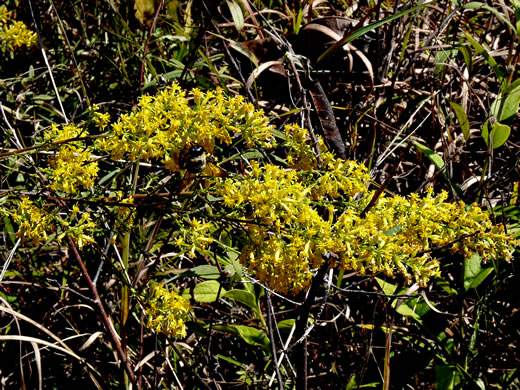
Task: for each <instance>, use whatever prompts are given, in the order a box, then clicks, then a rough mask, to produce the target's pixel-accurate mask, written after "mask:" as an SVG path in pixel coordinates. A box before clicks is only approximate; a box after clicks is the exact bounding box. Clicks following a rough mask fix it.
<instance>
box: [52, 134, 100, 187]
mask: <svg viewBox="0 0 520 390" xmlns="http://www.w3.org/2000/svg"><path fill="white" fill-rule="evenodd" d="M87 135H88V133H86V131H84V130H83V129H80V128H78V127H76V126H75V125H72V124H69V125H64V126H61V127H59V126H56V125H52V126H51V128H50V130H48V131H46V132H45V133H44V136H45V139H46V140H47V141H50V142H54V143H56V142H58V143H60V142H61V143H60V144H59V146H58V152H57V153H56V155H55V156H54V157H53V158H51V159H50V160H49V165H50V169H48V170H47V171H48V173H49V176H50V179H51V188H52V189H53V190H54V191H61V192H65V193H67V194H76V193H77V192H78V191H79V189H80V187H82V188H84V189H88V188H90V187H92V186H93V185H94V180H95V178H96V177H97V174H98V171H99V168H98V164H97V162H96V161H94V159H93V158H92V154H91V152H90V148H89V147H86V146H85V145H84V143H83V142H81V141H77V140H74V138H78V137H84V136H87ZM65 141H68V142H65Z"/></svg>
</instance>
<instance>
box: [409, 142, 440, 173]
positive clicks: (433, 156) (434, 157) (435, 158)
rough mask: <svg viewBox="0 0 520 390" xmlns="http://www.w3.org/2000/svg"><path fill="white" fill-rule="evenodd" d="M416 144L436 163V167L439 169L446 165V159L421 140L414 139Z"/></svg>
mask: <svg viewBox="0 0 520 390" xmlns="http://www.w3.org/2000/svg"><path fill="white" fill-rule="evenodd" d="M414 145H415V146H416V147H417V149H419V150H420V151H421V152H422V153H424V155H425V156H426V157H428V159H429V160H430V161H431V162H432V163H433V165H435V167H436V168H437V169H439V170H442V168H443V167H444V160H443V159H442V157H441V156H440V155H439V154H437V153H435V152H434V151H433V150H431V149H430V148H429V147H427V146H426V145H423V144H421V143H420V142H417V141H414Z"/></svg>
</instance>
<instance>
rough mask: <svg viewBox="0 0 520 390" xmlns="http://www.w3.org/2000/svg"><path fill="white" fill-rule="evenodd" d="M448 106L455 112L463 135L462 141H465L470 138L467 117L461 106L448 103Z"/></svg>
mask: <svg viewBox="0 0 520 390" xmlns="http://www.w3.org/2000/svg"><path fill="white" fill-rule="evenodd" d="M450 106H451V108H452V109H453V111H454V112H455V116H456V117H457V120H458V121H459V126H460V129H461V130H462V134H464V139H465V140H466V141H467V140H468V138H469V136H470V133H469V121H468V116H467V115H466V112H465V111H464V109H463V108H462V106H461V105H459V104H457V103H455V102H451V101H450Z"/></svg>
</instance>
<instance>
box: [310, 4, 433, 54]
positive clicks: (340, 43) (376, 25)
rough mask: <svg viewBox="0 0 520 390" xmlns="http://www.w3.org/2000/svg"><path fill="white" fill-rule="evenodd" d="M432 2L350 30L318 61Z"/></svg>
mask: <svg viewBox="0 0 520 390" xmlns="http://www.w3.org/2000/svg"><path fill="white" fill-rule="evenodd" d="M432 3H433V2H426V3H423V4H420V5H418V6H416V7H413V8H409V9H404V10H403V11H401V12H398V13H396V14H394V15H391V16H389V17H387V18H385V19H382V20H379V21H377V22H375V23H372V24H370V25H368V26H363V27H360V28H359V29H356V30H354V31H352V32H350V33H349V34H347V35H345V36H344V37H343V38H341V39H340V40H339V41H337V42H336V43H335V44H334V45H333V46H332V47H330V48H328V49H327V50H326V51H325V52H324V53H323V54H322V55H320V56H319V57H318V60H317V61H316V62H317V63H320V62H321V61H323V59H325V57H327V56H328V55H329V54H331V53H332V52H334V51H335V50H336V49H337V48H339V47H342V46H344V45H346V44H347V43H350V42H352V41H353V40H355V39H357V38H359V37H362V36H363V35H365V34H366V33H368V32H370V31H372V30H375V29H376V28H379V27H381V26H382V25H384V24H386V23H389V22H391V21H393V20H395V19H399V18H401V17H403V16H404V15H407V14H409V13H412V12H415V11H418V10H419V9H421V8H424V7H427V6H429V5H430V4H432Z"/></svg>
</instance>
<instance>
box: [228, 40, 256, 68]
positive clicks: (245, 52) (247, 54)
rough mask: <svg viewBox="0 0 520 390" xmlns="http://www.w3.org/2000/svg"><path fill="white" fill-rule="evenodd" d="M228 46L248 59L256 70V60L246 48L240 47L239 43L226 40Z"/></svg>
mask: <svg viewBox="0 0 520 390" xmlns="http://www.w3.org/2000/svg"><path fill="white" fill-rule="evenodd" d="M228 42H229V46H230V47H231V48H232V49H234V50H236V51H237V52H239V53H240V54H242V55H244V56H245V57H247V58H249V61H251V62H252V63H253V64H254V65H255V67H256V68H258V65H259V64H258V58H256V56H255V55H254V53H253V52H252V51H251V50H249V49H248V48H247V47H245V46H243V45H241V44H240V43H239V42H235V41H231V40H228Z"/></svg>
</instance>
